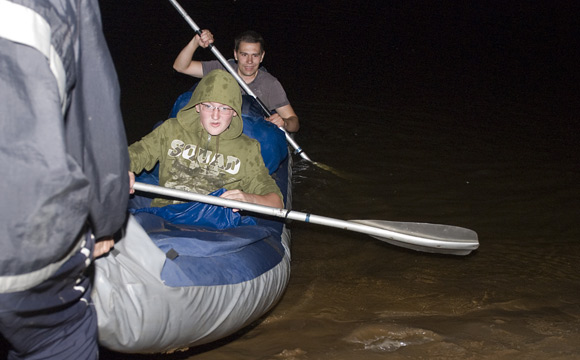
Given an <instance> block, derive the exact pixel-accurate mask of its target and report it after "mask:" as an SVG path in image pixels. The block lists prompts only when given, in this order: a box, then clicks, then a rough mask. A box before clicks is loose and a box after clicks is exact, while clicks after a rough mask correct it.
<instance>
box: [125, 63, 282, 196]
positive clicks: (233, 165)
mask: <svg viewBox="0 0 580 360" xmlns="http://www.w3.org/2000/svg"><path fill="white" fill-rule="evenodd" d="M202 102H218V103H222V104H224V105H228V106H230V107H231V108H233V109H234V110H235V112H236V114H234V116H233V117H232V122H231V124H230V126H229V127H228V128H227V129H226V130H225V131H224V132H222V133H221V134H219V135H215V136H212V135H210V134H209V133H208V132H207V131H206V130H205V129H204V128H203V126H202V125H201V121H200V114H199V113H198V112H197V111H196V109H195V105H197V104H199V103H202ZM241 106H242V98H241V93H240V88H239V86H238V84H237V83H236V81H235V79H234V78H233V77H232V76H231V75H230V74H228V73H227V72H226V71H223V70H214V71H212V72H211V73H209V74H208V75H206V76H205V77H204V78H203V79H202V80H201V81H200V83H199V84H198V86H197V87H196V89H195V91H194V93H193V95H192V97H191V100H190V101H189V103H188V104H187V105H186V106H185V107H184V108H183V109H182V110H181V111H179V113H178V114H177V117H176V118H171V119H169V120H167V121H165V122H164V123H163V124H162V125H161V126H159V127H157V128H156V129H155V130H153V131H152V132H151V133H149V134H148V135H146V136H145V137H143V138H142V139H141V140H140V141H137V142H135V143H133V144H132V145H131V146H130V147H129V156H130V158H131V171H133V172H134V173H135V174H139V173H140V172H141V171H143V170H151V169H152V168H153V167H154V166H155V164H156V163H157V162H159V185H161V186H165V187H169V188H175V189H180V190H186V191H191V192H195V193H200V194H208V193H211V192H213V191H215V190H218V189H220V188H225V189H227V190H232V189H239V190H242V191H244V192H247V193H252V194H257V195H265V194H268V193H272V192H275V193H277V194H278V196H280V198H281V199H282V194H281V193H280V190H279V189H278V186H277V185H276V183H275V181H274V179H272V177H271V176H270V175H269V173H268V169H267V168H266V166H265V165H264V161H263V159H262V156H261V154H260V144H259V143H258V141H256V140H254V139H251V138H249V137H247V136H246V135H244V134H242V129H243V121H242V119H241V117H240V115H239V114H241ZM177 202H178V201H173V200H166V199H160V198H157V199H155V200H154V201H153V202H152V204H151V206H165V205H169V204H173V203H177Z"/></svg>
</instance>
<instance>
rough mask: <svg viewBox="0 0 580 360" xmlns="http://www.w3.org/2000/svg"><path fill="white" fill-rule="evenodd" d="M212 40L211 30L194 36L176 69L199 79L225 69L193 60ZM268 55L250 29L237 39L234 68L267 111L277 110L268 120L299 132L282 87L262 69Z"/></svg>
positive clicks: (174, 65)
mask: <svg viewBox="0 0 580 360" xmlns="http://www.w3.org/2000/svg"><path fill="white" fill-rule="evenodd" d="M213 41H214V40H213V35H212V33H211V32H210V31H209V30H203V31H202V32H201V36H199V35H195V36H194V37H193V39H191V41H190V42H189V43H188V44H187V45H186V46H185V47H184V48H183V49H182V50H181V52H180V53H179V55H178V56H177V58H176V59H175V62H174V63H173V68H174V69H175V70H176V71H178V72H180V73H183V74H187V75H190V76H193V77H197V78H201V77H203V76H204V75H205V74H208V73H209V72H210V71H212V70H215V69H224V67H223V66H222V64H221V63H220V62H219V61H218V60H213V61H197V60H192V57H193V54H194V53H195V51H196V50H197V48H198V47H200V46H201V47H202V48H207V47H208V46H209V45H210V44H212V43H213ZM265 54H266V53H265V51H264V39H263V38H262V36H261V35H260V34H258V33H256V32H255V31H251V30H249V31H246V32H243V33H241V34H240V35H238V36H237V37H236V39H235V47H234V58H235V60H236V61H237V63H234V64H232V67H233V68H234V70H236V71H237V72H238V75H239V76H240V77H241V78H242V80H244V82H245V83H246V84H248V86H249V87H250V89H251V90H252V91H253V92H254V94H255V95H256V96H257V97H258V98H259V99H260V100H262V102H264V104H265V105H266V106H267V107H268V109H270V110H276V112H275V113H274V114H273V115H271V116H270V117H268V118H267V120H268V121H270V122H272V123H273V124H275V125H276V126H278V127H283V128H284V129H285V130H286V131H288V132H297V131H298V129H299V128H300V122H299V121H298V116H297V115H296V113H295V112H294V109H293V108H292V105H290V102H289V101H288V98H287V96H286V92H285V91H284V89H283V88H282V85H281V84H280V82H279V81H278V79H276V78H275V77H274V76H272V75H270V74H269V73H268V72H266V71H264V70H263V69H260V64H261V63H262V61H263V60H264V55H265Z"/></svg>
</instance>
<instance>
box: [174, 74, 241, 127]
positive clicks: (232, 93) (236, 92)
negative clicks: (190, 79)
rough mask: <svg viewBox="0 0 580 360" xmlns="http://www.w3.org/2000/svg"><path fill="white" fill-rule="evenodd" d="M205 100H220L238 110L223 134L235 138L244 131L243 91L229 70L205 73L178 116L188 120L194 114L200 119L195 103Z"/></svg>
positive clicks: (219, 101)
mask: <svg viewBox="0 0 580 360" xmlns="http://www.w3.org/2000/svg"><path fill="white" fill-rule="evenodd" d="M203 102H218V103H221V104H224V105H227V106H229V107H231V108H232V109H234V111H235V112H236V114H237V116H233V117H232V123H231V125H230V127H229V128H228V129H227V130H226V131H224V132H223V134H222V135H224V136H225V137H226V138H234V137H237V136H239V135H240V134H241V133H242V129H243V122H242V92H241V90H240V86H239V85H238V83H237V82H236V79H234V77H233V76H232V75H230V74H229V73H228V72H227V71H225V70H219V69H218V70H213V71H211V72H210V73H208V74H207V75H205V76H204V77H203V78H202V79H201V80H200V82H199V83H198V84H197V87H196V88H195V90H194V91H193V95H192V96H191V99H190V100H189V102H188V103H187V105H185V106H184V107H183V109H181V111H180V113H182V114H178V116H177V118H178V119H179V120H181V119H183V120H186V119H188V118H190V116H187V115H194V118H197V119H198V120H199V116H195V115H199V114H197V112H196V111H195V105H197V104H200V103H203ZM193 113H195V114H193ZM180 115H181V116H180ZM197 122H199V121H197Z"/></svg>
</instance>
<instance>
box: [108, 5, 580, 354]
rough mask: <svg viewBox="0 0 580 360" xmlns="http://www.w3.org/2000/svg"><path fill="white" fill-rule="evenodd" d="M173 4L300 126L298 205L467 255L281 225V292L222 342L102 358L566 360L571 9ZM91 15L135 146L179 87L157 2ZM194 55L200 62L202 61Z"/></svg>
mask: <svg viewBox="0 0 580 360" xmlns="http://www.w3.org/2000/svg"><path fill="white" fill-rule="evenodd" d="M508 3H509V4H503V2H499V1H498V2H446V3H443V2H432V1H425V2H421V1H414V2H406V1H405V2H400V1H396V2H395V1H384V2H383V1H381V2H376V3H373V2H351V1H349V2H347V1H320V2H312V3H306V2H291V1H288V2H282V1H267V2H266V1H263V2H262V1H248V0H236V1H223V0H222V1H189V0H188V1H185V0H182V3H181V4H182V6H183V7H184V8H185V9H186V10H187V11H188V12H189V14H190V15H191V16H192V18H193V19H194V20H195V21H196V22H197V24H198V25H199V26H200V27H202V28H210V29H211V30H212V32H213V33H214V35H215V37H216V39H217V40H216V46H217V48H218V49H219V50H220V51H221V52H222V53H223V54H224V55H225V56H226V57H229V56H231V48H232V47H233V37H234V35H235V34H236V33H238V32H240V31H242V30H245V29H247V28H252V29H255V30H257V31H259V32H261V33H262V34H263V35H264V37H265V38H266V41H267V43H268V48H267V53H266V59H265V62H264V65H265V66H266V67H267V68H268V69H269V71H270V72H271V73H273V74H274V75H275V76H277V77H278V78H279V79H280V81H281V82H282V84H283V85H284V86H285V88H286V91H287V92H288V96H289V98H290V100H291V102H292V104H293V106H294V108H295V110H296V112H297V113H298V115H299V116H300V119H301V124H302V128H301V131H300V133H299V134H298V135H297V137H296V139H297V141H298V143H299V144H300V145H301V146H302V147H303V148H304V149H306V151H307V152H308V154H309V155H310V156H311V157H312V158H313V159H314V160H316V161H319V162H322V163H324V164H326V165H328V166H331V167H332V168H333V169H335V170H336V173H332V172H329V171H326V170H323V169H321V168H319V167H316V166H312V165H310V164H308V163H305V162H304V161H301V160H300V159H299V158H296V166H295V169H294V171H295V173H294V208H295V209H296V210H300V211H305V212H312V213H314V214H318V215H326V216H330V217H336V218H340V219H356V218H359V219H383V220H393V221H417V222H430V223H437V224H452V225H457V226H462V227H466V228H470V229H473V230H475V231H476V232H477V233H478V234H479V238H480V244H481V245H480V249H479V250H478V251H476V252H474V253H472V254H471V255H469V256H465V257H457V256H444V255H436V254H427V253H420V252H414V251H410V250H406V249H402V248H399V247H395V246H392V245H389V244H386V243H383V242H380V241H378V240H376V239H374V238H372V237H369V236H367V235H363V234H357V233H352V232H346V231H340V230H334V229H330V228H325V227H322V226H318V225H310V224H304V223H297V222H294V223H292V224H291V229H292V235H293V236H292V239H293V242H292V278H291V281H290V284H289V286H288V289H287V292H286V294H285V296H284V298H283V299H282V301H281V302H280V303H279V305H278V306H277V307H276V308H275V309H274V310H273V311H271V312H270V313H269V314H268V315H267V316H265V317H264V318H263V319H262V321H260V322H258V323H256V324H254V326H252V327H250V328H248V329H246V330H245V331H242V332H241V333H239V334H237V335H236V336H233V337H231V338H230V339H226V340H225V341H223V342H220V343H219V344H212V345H210V346H207V347H203V348H200V349H191V350H190V351H188V352H184V353H179V354H173V355H147V356H145V355H122V354H114V353H109V352H106V351H104V354H103V356H102V357H103V358H111V359H113V358H114V359H297V360H306V359H379V358H380V359H384V358H387V359H426V358H430V359H431V358H434V359H548V358H550V359H577V358H580V272H579V270H580V266H579V263H580V241H579V240H580V226H579V225H578V222H579V218H578V215H579V210H580V205H579V204H580V191H579V185H578V184H579V182H580V172H579V170H580V166H579V164H580V162H579V160H580V158H579V156H578V154H579V152H578V150H579V148H578V146H577V144H576V142H577V140H578V139H577V138H578V136H577V133H578V119H579V114H580V112H579V111H578V110H579V102H578V94H580V91H579V86H578V84H579V81H578V80H579V77H578V68H577V59H578V58H579V57H578V55H579V54H578V49H579V47H578V40H577V38H576V37H575V36H574V33H575V31H577V29H578V25H579V24H578V19H577V16H576V15H574V14H578V5H575V3H574V2H571V1H570V2H558V1H556V2H533V3H532V2H526V3H519V2H508ZM102 6H103V18H104V23H105V30H106V34H107V37H108V40H109V43H110V47H111V51H112V53H113V56H114V60H115V62H116V65H117V69H118V72H119V78H120V82H121V86H122V96H123V97H122V108H123V112H124V117H125V121H126V127H127V133H128V137H129V140H130V141H131V142H132V141H135V140H138V139H139V138H140V137H141V136H142V135H144V134H146V133H147V132H149V130H150V129H151V126H152V125H153V124H154V123H156V122H157V121H158V120H162V119H164V118H165V117H166V115H167V114H168V112H169V110H170V108H171V105H172V103H173V101H174V100H175V98H176V97H177V96H178V95H179V94H180V93H181V92H183V91H185V90H187V89H188V88H189V86H190V85H191V84H192V83H193V80H192V79H190V78H187V77H185V76H182V75H178V74H175V73H174V72H173V71H172V69H171V65H172V63H173V60H174V58H175V56H176V55H177V53H178V52H179V51H180V49H181V48H182V47H183V46H184V45H185V44H186V43H187V41H189V39H190V38H191V34H192V33H191V30H190V29H189V27H188V25H187V23H185V21H184V20H183V19H182V18H181V17H180V16H179V14H178V13H177V12H176V11H175V10H174V9H173V8H172V7H171V5H170V4H169V2H164V1H155V2H153V1H148V2H124V3H123V4H121V3H120V2H112V1H111V2H108V3H106V4H105V3H104V4H103V5H102ZM199 55H200V58H204V59H211V58H212V55H211V53H210V52H209V51H205V52H204V51H199Z"/></svg>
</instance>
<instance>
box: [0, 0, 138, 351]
mask: <svg viewBox="0 0 580 360" xmlns="http://www.w3.org/2000/svg"><path fill="white" fill-rule="evenodd" d="M0 99H2V100H1V101H0V169H2V174H3V175H2V182H0V199H2V207H1V208H0V335H1V336H2V337H4V338H5V339H6V341H7V342H8V343H9V344H10V346H11V349H10V352H9V354H8V358H9V359H58V360H63V359H70V360H78V359H93V360H96V359H97V358H98V344H97V319H96V312H95V308H94V306H93V304H92V300H91V297H90V293H91V285H92V284H91V280H90V278H89V277H88V276H87V274H86V269H87V267H88V266H89V265H90V264H91V262H92V260H93V258H94V257H95V256H98V255H99V254H101V253H104V252H107V251H108V250H109V249H110V247H111V246H112V243H113V242H112V241H99V240H97V242H96V245H95V239H100V238H101V237H105V236H109V235H111V234H113V233H115V232H116V231H117V230H118V229H119V228H120V227H121V226H122V224H123V222H124V220H125V217H126V208H127V201H128V197H129V196H128V188H129V175H128V172H127V171H128V169H129V156H128V152H127V141H126V137H125V130H124V126H123V122H122V119H121V111H120V108H119V85H118V82H117V76H116V73H115V68H114V66H113V62H112V59H111V56H110V54H109V50H108V48H107V44H106V42H105V38H104V36H103V32H102V24H101V16H100V10H99V5H98V2H97V0H75V1H72V0H46V1H22V0H0Z"/></svg>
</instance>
